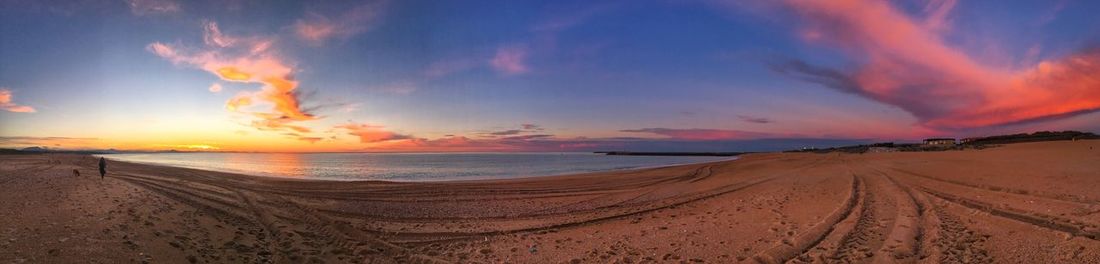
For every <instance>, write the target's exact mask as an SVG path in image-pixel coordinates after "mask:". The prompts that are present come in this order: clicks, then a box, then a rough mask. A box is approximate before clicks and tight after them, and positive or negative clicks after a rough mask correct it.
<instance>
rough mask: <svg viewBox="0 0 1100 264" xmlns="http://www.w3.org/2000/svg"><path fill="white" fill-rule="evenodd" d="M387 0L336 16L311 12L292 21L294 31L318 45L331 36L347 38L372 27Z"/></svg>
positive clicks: (308, 41)
mask: <svg viewBox="0 0 1100 264" xmlns="http://www.w3.org/2000/svg"><path fill="white" fill-rule="evenodd" d="M386 5H387V1H373V2H368V3H366V4H362V5H359V6H356V7H354V8H351V9H350V10H348V11H347V12H345V13H342V14H339V15H336V16H332V17H330V16H326V15H322V14H319V13H311V14H309V15H308V16H307V17H306V18H304V19H299V20H298V21H297V22H295V23H294V26H293V29H294V33H295V34H297V36H298V37H299V38H301V39H302V40H305V41H306V42H307V43H309V44H310V45H314V46H320V45H323V44H324V43H325V42H326V41H327V40H329V39H332V38H341V39H345V38H349V37H351V36H354V35H357V34H359V33H363V32H365V31H367V30H370V29H371V28H373V27H374V26H375V25H376V24H377V23H378V22H379V20H380V19H381V17H382V11H383V10H384V9H385V7H386Z"/></svg>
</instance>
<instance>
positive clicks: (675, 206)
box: [0, 140, 1100, 263]
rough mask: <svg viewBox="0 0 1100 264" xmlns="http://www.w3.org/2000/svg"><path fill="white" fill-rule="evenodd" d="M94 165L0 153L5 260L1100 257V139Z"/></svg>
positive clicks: (0, 233) (0, 243)
mask: <svg viewBox="0 0 1100 264" xmlns="http://www.w3.org/2000/svg"><path fill="white" fill-rule="evenodd" d="M88 157H90V156H78V155H48V154H47V155H0V161H2V162H0V186H4V188H5V190H4V192H0V210H5V211H6V212H18V213H13V214H10V215H8V216H7V217H5V218H0V260H11V261H18V260H23V261H29V262H79V261H82V260H83V261H87V260H95V261H100V262H142V261H148V262H154V263H157V262H171V263H178V262H182V263H188V262H275V263H286V262H293V263H301V262H329V263H362V262H364V261H367V262H370V261H376V262H383V263H391V262H423V263H453V262H463V263H466V262H482V263H499V262H513V263H531V262H540V263H545V262H555V263H558V262H580V263H592V262H616V261H618V262H628V261H629V262H679V261H689V262H692V261H702V262H718V263H738V262H741V263H752V262H755V261H775V262H785V261H787V260H792V259H795V258H799V259H803V258H805V259H810V260H813V259H826V258H839V259H843V260H847V261H854V262H885V261H900V262H920V261H932V262H947V263H953V262H956V260H964V259H966V260H974V261H979V262H1016V263H1020V262H1022V263H1029V262H1030V263H1035V262H1046V261H1057V262H1064V263H1095V262H1097V261H1100V240H1098V239H1100V195H1096V194H1095V193H1094V191H1095V190H1096V189H1097V188H1100V180H1098V179H1097V178H1096V175H1097V174H1096V173H1097V168H1096V167H1095V162H1096V161H1100V141H1098V140H1091V141H1075V142H1068V141H1067V142H1043V143H1024V144H1012V145H1005V146H1003V147H999V148H991V149H983V150H963V151H949V152H901V153H869V154H841V153H829V154H813V153H757V154H749V155H745V156H742V157H741V159H738V160H734V161H719V162H711V163H702V164H690V165H679V166H668V167H661V168H649V169H639V170H631V171H611V172H595V173H586V174H574V175H561V176H546V177H534V178H517V179H501V180H470V181H448V182H388V181H356V182H334V181H327V180H311V179H287V178H272V177H265V176H253V175H244V174H233V173H222V172H211V171H203V170H196V169H187V168H176V167H162V166H157V165H144V164H133V163H126V162H112V163H111V164H110V165H108V175H107V177H105V178H104V179H102V180H101V179H100V178H99V177H98V176H99V175H98V173H94V171H95V170H94V168H95V167H94V166H95V164H94V160H95V159H92V158H88ZM73 169H77V170H79V171H81V172H82V175H81V176H74V175H72V173H71V171H72V170H73ZM88 174H95V175H88ZM867 223H875V224H867ZM914 234H921V235H919V236H918V235H914ZM850 237H859V238H860V239H858V240H854V239H848V238H850ZM866 252H871V253H872V254H866Z"/></svg>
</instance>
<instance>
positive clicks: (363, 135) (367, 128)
mask: <svg viewBox="0 0 1100 264" xmlns="http://www.w3.org/2000/svg"><path fill="white" fill-rule="evenodd" d="M336 128H337V129H343V130H344V131H345V132H347V134H348V135H352V136H356V137H359V142H361V143H377V142H384V141H393V140H403V139H413V137H412V136H409V135H403V134H398V133H394V132H390V131H388V130H385V127H383V126H377V125H371V124H355V123H348V124H343V125H338V126H336Z"/></svg>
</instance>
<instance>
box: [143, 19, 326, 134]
mask: <svg viewBox="0 0 1100 264" xmlns="http://www.w3.org/2000/svg"><path fill="white" fill-rule="evenodd" d="M204 29H205V34H204V38H203V40H204V43H205V44H206V45H205V48H204V49H199V50H195V51H187V50H185V49H184V48H182V47H179V46H177V45H170V44H165V43H161V42H155V43H152V44H149V46H148V47H147V49H148V50H149V51H150V52H153V53H154V54H156V55H157V56H160V57H162V58H165V59H167V60H169V61H171V62H172V63H174V64H177V65H183V66H189V67H195V68H199V69H202V70H205V71H207V72H210V73H211V74H214V75H215V76H218V77H219V78H221V79H222V80H223V81H228V82H239V83H249V84H260V85H262V86H263V87H262V89H261V90H259V91H254V92H240V93H238V94H237V95H235V96H234V97H233V98H231V99H229V101H227V102H226V106H225V107H226V109H228V110H230V111H233V112H239V113H245V114H249V115H251V116H253V117H255V118H257V120H254V121H252V122H251V125H252V126H254V127H256V128H259V129H262V130H292V131H297V132H309V129H308V128H306V127H303V126H299V125H292V123H294V122H299V121H309V120H315V119H317V117H316V116H315V115H313V114H311V113H309V112H308V111H306V110H304V109H303V107H302V105H301V100H300V98H299V97H300V96H299V93H298V91H297V88H298V81H296V80H294V77H293V74H294V72H295V69H294V68H293V66H291V65H290V64H289V63H287V62H286V60H285V59H284V58H282V57H280V56H279V54H277V53H276V52H274V51H272V50H271V46H272V44H273V43H274V40H273V39H271V38H265V37H243V38H237V37H229V36H226V35H224V34H222V33H221V30H220V29H219V28H218V25H217V24H216V23H214V22H206V23H205V25H204ZM218 86H219V87H220V85H218ZM215 88H216V87H213V86H211V87H210V88H209V89H210V91H215V90H217V89H215ZM218 89H220V88H218ZM255 103H264V104H269V105H271V109H270V110H269V111H246V110H245V108H246V107H249V106H252V105H253V104H255Z"/></svg>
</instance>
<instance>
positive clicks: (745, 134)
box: [619, 127, 776, 140]
mask: <svg viewBox="0 0 1100 264" xmlns="http://www.w3.org/2000/svg"><path fill="white" fill-rule="evenodd" d="M619 132H628V133H649V134H655V135H660V136H665V137H667V138H669V139H676V140H735V139H753V138H765V137H775V136H776V135H773V134H769V133H761V132H751V131H742V130H728V129H706V128H660V127H658V128H639V129H624V130H619Z"/></svg>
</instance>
